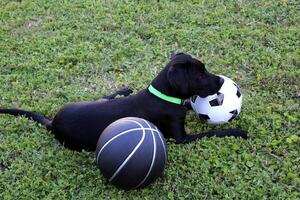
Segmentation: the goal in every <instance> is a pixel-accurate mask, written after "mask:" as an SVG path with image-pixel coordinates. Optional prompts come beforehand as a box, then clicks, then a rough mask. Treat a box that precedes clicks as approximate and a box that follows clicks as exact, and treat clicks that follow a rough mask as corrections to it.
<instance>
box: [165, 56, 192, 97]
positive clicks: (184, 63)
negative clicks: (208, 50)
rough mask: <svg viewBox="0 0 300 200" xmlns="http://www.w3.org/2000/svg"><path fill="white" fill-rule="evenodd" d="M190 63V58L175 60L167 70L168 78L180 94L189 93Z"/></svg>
mask: <svg viewBox="0 0 300 200" xmlns="http://www.w3.org/2000/svg"><path fill="white" fill-rule="evenodd" d="M189 65H190V63H189V62H188V60H184V59H183V60H177V61H176V60H175V61H174V62H171V65H170V67H169V69H168V72H167V80H168V81H169V83H170V85H171V86H172V88H174V89H176V90H177V91H178V92H177V93H179V94H182V95H185V94H188V81H189V80H188V78H189V76H188V67H189Z"/></svg>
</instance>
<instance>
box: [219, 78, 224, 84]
mask: <svg viewBox="0 0 300 200" xmlns="http://www.w3.org/2000/svg"><path fill="white" fill-rule="evenodd" d="M223 83H224V78H222V77H220V78H219V84H220V85H223Z"/></svg>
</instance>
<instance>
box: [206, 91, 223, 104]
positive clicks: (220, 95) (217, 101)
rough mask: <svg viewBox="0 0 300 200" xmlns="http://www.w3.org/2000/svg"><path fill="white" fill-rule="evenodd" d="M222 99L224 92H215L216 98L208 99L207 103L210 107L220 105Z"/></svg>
mask: <svg viewBox="0 0 300 200" xmlns="http://www.w3.org/2000/svg"><path fill="white" fill-rule="evenodd" d="M223 101H224V94H222V93H221V92H217V98H215V99H213V100H211V101H209V104H210V106H212V107H214V106H221V105H222V104H223Z"/></svg>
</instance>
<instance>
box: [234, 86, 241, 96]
mask: <svg viewBox="0 0 300 200" xmlns="http://www.w3.org/2000/svg"><path fill="white" fill-rule="evenodd" d="M234 85H235V87H236V89H237V91H236V96H238V97H239V98H240V97H241V96H242V94H241V89H240V87H239V86H238V85H237V84H235V83H234Z"/></svg>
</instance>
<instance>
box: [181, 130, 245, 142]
mask: <svg viewBox="0 0 300 200" xmlns="http://www.w3.org/2000/svg"><path fill="white" fill-rule="evenodd" d="M214 136H215V137H236V138H237V137H241V138H243V139H247V138H248V136H247V132H246V131H243V130H240V129H238V128H234V129H226V130H213V131H208V132H204V133H200V134H195V135H187V134H186V135H185V136H184V137H183V138H182V139H181V140H179V141H176V143H189V142H192V141H195V140H199V139H201V138H203V137H208V138H209V137H214Z"/></svg>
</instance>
